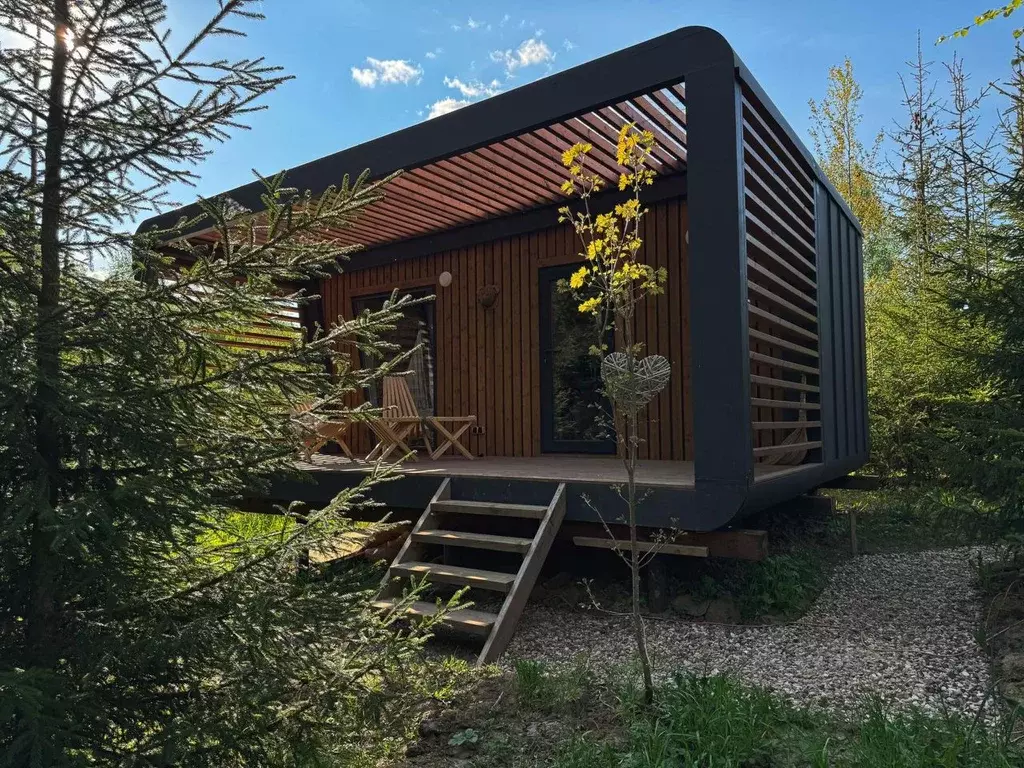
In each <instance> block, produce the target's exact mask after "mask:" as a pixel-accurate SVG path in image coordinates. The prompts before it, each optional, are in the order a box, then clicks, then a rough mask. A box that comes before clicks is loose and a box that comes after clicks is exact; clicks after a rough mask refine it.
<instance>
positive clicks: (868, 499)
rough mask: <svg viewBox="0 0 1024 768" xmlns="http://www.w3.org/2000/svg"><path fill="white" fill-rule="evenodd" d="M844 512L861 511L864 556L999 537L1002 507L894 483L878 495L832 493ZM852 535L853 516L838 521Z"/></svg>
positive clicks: (838, 531)
mask: <svg viewBox="0 0 1024 768" xmlns="http://www.w3.org/2000/svg"><path fill="white" fill-rule="evenodd" d="M829 495H831V496H833V497H834V498H835V499H836V504H837V506H838V507H839V508H840V509H843V510H856V512H857V539H858V544H859V547H860V550H861V551H862V552H867V553H870V552H906V551H920V550H924V549H941V548H944V547H956V546H962V545H964V544H973V543H980V542H986V541H992V540H993V539H996V538H998V535H999V528H1000V519H999V509H998V508H997V507H996V506H995V505H992V504H990V503H987V502H985V501H983V500H981V499H979V498H976V497H974V496H972V495H971V494H969V493H968V492H966V491H953V490H949V489H943V488H936V487H921V486H912V485H900V484H897V483H892V484H889V485H886V486H884V487H882V488H880V489H878V490H876V491H829ZM832 526H833V528H834V530H835V534H836V535H837V536H849V518H848V517H846V516H845V515H843V516H839V517H837V518H835V519H834V520H833V522H832Z"/></svg>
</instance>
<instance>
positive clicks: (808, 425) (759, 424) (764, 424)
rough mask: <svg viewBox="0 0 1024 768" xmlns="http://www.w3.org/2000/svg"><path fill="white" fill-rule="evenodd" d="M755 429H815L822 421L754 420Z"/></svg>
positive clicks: (752, 423)
mask: <svg viewBox="0 0 1024 768" xmlns="http://www.w3.org/2000/svg"><path fill="white" fill-rule="evenodd" d="M751 426H752V427H753V428H754V429H813V428H814V427H820V426H821V422H820V421H754V422H751Z"/></svg>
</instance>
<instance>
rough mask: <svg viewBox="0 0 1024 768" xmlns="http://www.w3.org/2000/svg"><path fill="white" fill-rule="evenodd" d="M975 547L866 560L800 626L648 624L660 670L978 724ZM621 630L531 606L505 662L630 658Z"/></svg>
mask: <svg viewBox="0 0 1024 768" xmlns="http://www.w3.org/2000/svg"><path fill="white" fill-rule="evenodd" d="M978 551H979V550H977V549H976V548H967V547H964V548H958V549H951V550H943V551H931V552H919V553H913V554H890V555H866V556H863V557H859V558H856V559H854V560H850V561H847V562H846V563H844V564H843V565H841V566H839V567H838V568H837V569H836V570H835V571H834V572H833V575H832V578H831V580H830V581H829V584H828V586H827V587H826V588H825V590H824V591H823V592H822V594H821V596H820V597H819V599H818V601H817V603H815V605H814V607H813V608H812V609H811V610H810V611H809V612H808V613H807V615H805V616H804V617H803V618H802V619H800V620H798V621H797V622H795V623H793V624H787V625H776V626H748V627H743V626H730V625H721V624H704V623H698V622H689V621H682V620H653V621H650V622H648V638H649V642H650V647H651V654H652V657H653V660H654V665H655V668H656V671H657V673H658V674H659V675H662V676H663V675H667V674H670V673H671V672H673V671H675V670H679V669H685V670H690V671H693V672H696V673H700V674H710V673H716V672H722V673H729V674H733V675H735V676H737V677H739V678H740V679H743V680H746V681H747V682H750V683H753V684H756V685H762V686H765V687H767V688H770V689H773V690H775V691H777V692H779V693H781V694H784V695H786V696H787V697H789V698H791V699H792V700H794V701H797V702H799V703H804V704H810V705H816V706H823V707H826V708H830V709H838V710H848V709H850V708H853V707H854V706H856V705H857V704H858V703H860V702H861V701H863V700H864V698H865V697H868V696H871V695H878V696H881V697H882V698H883V699H885V700H886V701H888V702H890V703H892V704H895V705H900V704H914V705H919V706H921V707H923V708H925V709H927V710H930V711H934V712H939V711H943V710H950V709H951V710H954V711H961V712H967V713H969V714H972V715H973V714H974V712H976V711H977V708H978V706H979V705H980V704H981V703H982V702H983V701H984V699H985V694H986V691H987V690H988V687H989V682H990V681H989V673H988V667H987V663H986V659H985V656H984V654H983V652H982V649H981V648H980V647H979V646H978V643H977V642H976V640H975V629H976V627H977V626H978V621H979V599H978V596H977V595H976V593H975V590H974V587H973V572H972V569H971V565H970V560H971V559H976V558H977V556H978ZM632 647H633V643H632V635H631V632H630V627H629V624H628V620H626V619H623V618H621V617H618V616H609V615H607V614H602V613H597V612H583V611H572V610H557V609H551V608H547V607H543V606H532V605H531V606H530V607H529V608H528V609H527V611H526V613H525V615H524V616H523V618H522V620H521V621H520V624H519V628H518V630H517V632H516V636H515V639H514V640H513V641H512V645H511V647H510V648H509V650H508V653H507V656H506V658H515V657H524V658H532V659H540V660H545V661H548V662H552V663H560V662H567V661H570V660H572V659H573V658H574V657H575V656H577V655H578V654H580V653H584V654H588V655H589V656H590V658H591V661H592V663H597V664H600V663H601V662H602V661H608V662H612V663H621V662H622V661H624V660H626V659H629V658H630V657H631V655H632Z"/></svg>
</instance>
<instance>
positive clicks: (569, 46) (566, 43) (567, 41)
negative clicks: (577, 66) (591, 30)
mask: <svg viewBox="0 0 1024 768" xmlns="http://www.w3.org/2000/svg"><path fill="white" fill-rule="evenodd" d="M562 47H563V48H565V50H567V51H571V50H572V49H573V48H575V47H576V43H574V42H573V41H572V40H570V39H569V38H565V40H563V41H562Z"/></svg>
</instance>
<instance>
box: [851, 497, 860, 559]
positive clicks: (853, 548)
mask: <svg viewBox="0 0 1024 768" xmlns="http://www.w3.org/2000/svg"><path fill="white" fill-rule="evenodd" d="M850 553H851V554H852V555H853V556H854V557H856V556H857V555H858V554H859V552H858V551H857V510H856V508H853V509H851V510H850Z"/></svg>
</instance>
